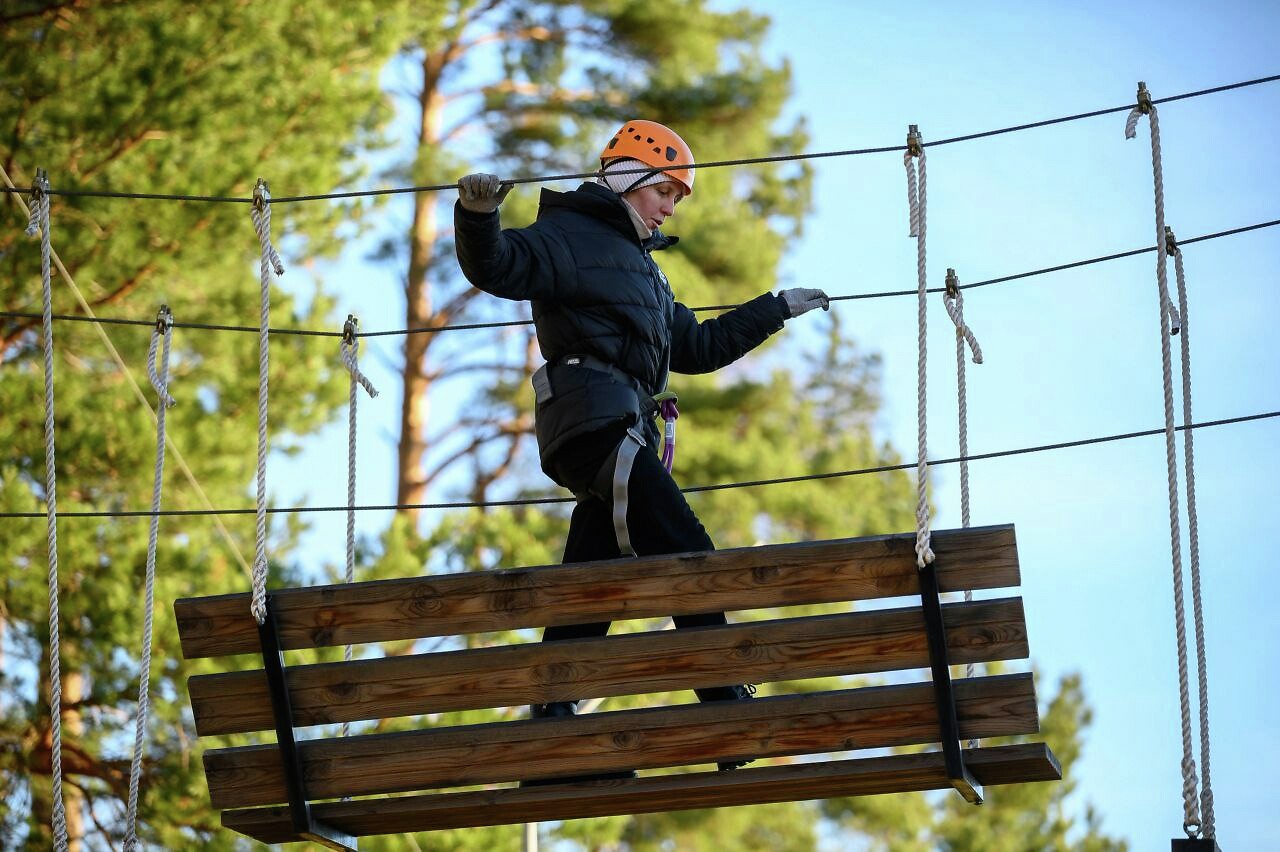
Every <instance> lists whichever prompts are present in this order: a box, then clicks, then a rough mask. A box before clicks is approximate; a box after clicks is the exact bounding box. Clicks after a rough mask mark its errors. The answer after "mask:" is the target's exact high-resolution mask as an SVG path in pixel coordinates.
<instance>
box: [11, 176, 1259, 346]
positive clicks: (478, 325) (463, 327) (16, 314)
mask: <svg viewBox="0 0 1280 852" xmlns="http://www.w3.org/2000/svg"><path fill="white" fill-rule="evenodd" d="M272 200H273V201H274V199H272ZM1276 225H1280V219H1272V220H1271V221H1269V222H1259V223H1257V224H1255V225H1244V226H1242V227H1239V228H1231V229H1229V230H1226V231H1218V232H1216V233H1212V234H1204V235H1202V236H1199V237H1190V238H1188V239H1185V240H1183V239H1180V240H1178V245H1180V246H1188V245H1191V244H1192V243H1201V242H1205V241H1206V240H1216V239H1218V238H1220V237H1230V236H1234V235H1236V234H1243V233H1247V232H1249V231H1257V230H1260V229H1262V228H1272V227H1275V226H1276ZM1155 250H1156V247H1155V246H1147V247H1146V248H1139V249H1132V250H1130V251H1122V252H1117V253H1116V254H1108V255H1103V256H1102V257H1094V258H1090V259H1089V260H1077V261H1074V262H1072V263H1063V264H1059V265H1058V266H1046V267H1044V268H1042V269H1033V270H1031V271H1030V272H1019V273H1017V274H1014V275H1004V276H1001V277H999V278H988V279H987V280H985V281H974V282H972V283H970V284H961V285H960V289H961V290H972V289H973V288H974V287H986V286H988V285H990V284H1003V283H1004V282H1006V281H1017V280H1019V279H1022V278H1031V277H1033V276H1036V275H1045V274H1048V273H1050V272H1063V271H1065V270H1068V269H1075V268H1077V267H1081V266H1089V265H1091V264H1095V263H1105V262H1107V261H1112V260H1120V259H1122V258H1126V257H1134V256H1136V255H1140V254H1146V253H1148V252H1153V251H1155ZM945 289H946V288H945V287H934V288H931V289H930V290H929V291H928V292H930V293H941V292H943V291H944V290H945ZM914 295H916V291H915V290H886V291H883V292H879V293H854V294H851V295H845V296H831V297H830V299H829V300H830V301H832V302H846V301H854V300H859V299H883V298H887V297H891V296H914ZM736 307H739V305H736V304H730V305H705V306H703V307H698V308H691V310H693V311H727V310H732V309H733V308H736ZM0 317H7V318H14V319H37V320H38V319H40V318H41V315H40V314H38V313H34V312H29V311H0ZM53 319H55V320H61V321H66V322H94V323H110V324H113V325H137V326H146V327H147V328H152V327H154V326H155V320H154V319H150V320H144V319H104V318H102V317H86V316H80V315H78V314H54V315H53ZM532 324H533V320H531V319H530V320H505V321H502V322H473V323H458V324H456V325H440V326H429V327H426V328H407V329H391V330H388V331H362V332H359V333H358V334H357V335H356V336H357V337H387V336H391V335H402V334H435V333H438V332H442V331H474V330H476V329H482V328H510V327H513V326H521V325H532ZM173 327H174V328H186V329H196V330H201V331H235V332H252V333H254V334H257V333H258V328H257V326H248V325H217V324H211V323H198V322H175V323H174V324H173ZM268 331H270V333H272V334H300V335H308V336H313V337H342V335H343V332H342V331H327V330H318V329H307V328H271V329H268Z"/></svg>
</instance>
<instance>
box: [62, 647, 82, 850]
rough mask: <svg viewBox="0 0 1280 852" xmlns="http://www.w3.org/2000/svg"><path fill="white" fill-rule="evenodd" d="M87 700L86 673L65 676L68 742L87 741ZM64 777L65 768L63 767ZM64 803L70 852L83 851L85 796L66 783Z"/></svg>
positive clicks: (64, 725) (65, 733)
mask: <svg viewBox="0 0 1280 852" xmlns="http://www.w3.org/2000/svg"><path fill="white" fill-rule="evenodd" d="M83 700H84V674H83V673H82V672H79V671H71V672H63V673H62V703H63V704H64V705H68V706H70V707H71V708H74V709H70V710H67V711H66V712H64V713H63V714H62V738H63V740H64V741H66V742H75V743H78V742H81V741H82V740H83V739H84V716H83V715H82V714H81V712H80V710H79V709H78V708H79V707H80V702H81V701H83ZM64 776H65V765H64ZM62 801H63V805H64V806H65V808H66V812H67V852H80V848H81V841H83V840H84V808H85V801H84V794H83V793H81V792H80V789H79V788H78V787H74V786H72V785H70V784H64V785H63V787H62Z"/></svg>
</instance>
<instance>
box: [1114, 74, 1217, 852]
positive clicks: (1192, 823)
mask: <svg viewBox="0 0 1280 852" xmlns="http://www.w3.org/2000/svg"><path fill="white" fill-rule="evenodd" d="M1143 115H1146V116H1147V119H1148V122H1149V125H1150V129H1151V168H1152V179H1153V182H1154V189H1155V219H1156V285H1157V288H1158V290H1159V299H1160V360H1161V369H1162V373H1163V379H1164V434H1165V461H1166V467H1167V470H1168V484H1169V538H1170V550H1171V553H1172V562H1173V601H1174V626H1175V632H1176V636H1177V647H1178V697H1179V701H1180V705H1181V708H1180V709H1181V720H1182V806H1183V824H1182V827H1183V830H1184V831H1185V832H1186V834H1187V836H1188V837H1190V838H1198V837H1204V838H1207V839H1213V837H1214V833H1215V827H1214V814H1213V788H1212V785H1211V783H1210V777H1209V685H1208V663H1207V660H1206V655H1205V637H1204V615H1203V611H1202V608H1201V599H1200V542H1199V529H1198V522H1197V518H1196V502H1195V471H1194V455H1195V453H1194V439H1193V437H1192V435H1191V434H1190V433H1191V430H1190V429H1184V430H1183V432H1184V436H1183V437H1184V445H1183V446H1184V449H1185V460H1186V468H1187V516H1188V524H1189V536H1190V544H1191V587H1192V606H1193V610H1194V619H1195V639H1196V664H1197V680H1198V687H1199V699H1200V707H1199V711H1200V762H1201V770H1202V772H1203V774H1204V789H1203V792H1202V793H1201V794H1200V797H1199V801H1197V795H1196V787H1197V779H1196V763H1195V759H1194V758H1193V757H1192V748H1191V698H1190V688H1189V686H1188V673H1187V637H1186V615H1185V604H1184V599H1183V574H1182V536H1181V530H1180V527H1179V512H1178V468H1177V458H1176V451H1175V448H1174V431H1175V429H1174V416H1173V366H1172V356H1171V351H1170V350H1171V341H1170V336H1171V335H1173V334H1177V333H1179V331H1180V333H1181V340H1182V412H1183V418H1184V422H1185V423H1191V422H1192V420H1191V346H1190V340H1189V337H1190V334H1189V323H1188V319H1187V292H1186V280H1185V275H1184V271H1183V267H1182V253H1181V251H1179V249H1178V247H1177V241H1176V240H1175V239H1174V237H1173V232H1172V231H1171V230H1170V229H1169V228H1168V227H1167V226H1166V225H1165V220H1164V175H1163V168H1162V163H1161V153H1160V120H1159V116H1158V114H1157V112H1156V108H1155V105H1154V104H1153V103H1152V102H1151V94H1150V93H1149V92H1148V91H1147V86H1146V83H1143V82H1139V83H1138V95H1137V104H1136V105H1135V106H1134V108H1133V110H1132V111H1131V112H1130V113H1129V117H1128V120H1127V121H1126V122H1125V129H1124V135H1125V138H1126V139H1132V138H1134V137H1135V136H1136V135H1137V125H1138V120H1139V118H1140V117H1141V116H1143ZM1170 254H1172V255H1173V256H1174V268H1175V273H1176V275H1177V283H1178V307H1177V308H1174V306H1173V302H1172V300H1171V299H1170V298H1169V284H1168V271H1167V259H1168V256H1169V255H1170Z"/></svg>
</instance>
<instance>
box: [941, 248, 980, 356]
mask: <svg viewBox="0 0 1280 852" xmlns="http://www.w3.org/2000/svg"><path fill="white" fill-rule="evenodd" d="M942 304H943V306H945V307H946V309H947V316H949V317H951V321H952V322H953V323H955V326H956V340H957V345H958V346H963V343H968V344H969V352H970V353H971V355H972V357H973V363H975V364H981V363H982V347H981V346H979V345H978V338H976V337H974V335H973V331H972V330H971V329H970V328H969V326H968V324H967V323H965V321H964V296H963V295H962V293H961V291H960V282H959V278H958V277H957V276H956V271H955V270H954V269H951V268H948V269H947V286H946V290H945V291H943V294H942ZM960 341H963V343H961V342H960Z"/></svg>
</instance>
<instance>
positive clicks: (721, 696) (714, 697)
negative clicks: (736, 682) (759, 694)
mask: <svg viewBox="0 0 1280 852" xmlns="http://www.w3.org/2000/svg"><path fill="white" fill-rule="evenodd" d="M694 692H695V693H696V694H697V696H698V700H699V701H743V700H745V699H747V698H755V695H756V686H755V684H753V683H744V684H742V685H740V686H711V687H706V688H703V689H695V690H694Z"/></svg>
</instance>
